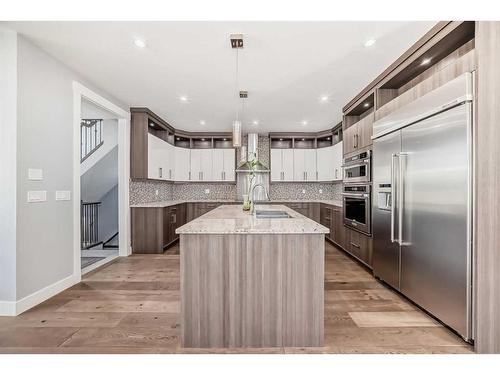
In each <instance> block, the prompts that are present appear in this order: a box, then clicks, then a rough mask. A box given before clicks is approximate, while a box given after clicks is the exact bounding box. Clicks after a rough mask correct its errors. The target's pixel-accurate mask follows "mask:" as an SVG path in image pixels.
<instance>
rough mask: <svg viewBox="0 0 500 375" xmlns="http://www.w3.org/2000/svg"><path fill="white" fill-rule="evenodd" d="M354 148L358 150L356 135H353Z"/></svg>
mask: <svg viewBox="0 0 500 375" xmlns="http://www.w3.org/2000/svg"><path fill="white" fill-rule="evenodd" d="M352 143H353V148H356V134H353V135H352Z"/></svg>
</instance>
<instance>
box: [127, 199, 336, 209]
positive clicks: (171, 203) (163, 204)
mask: <svg viewBox="0 0 500 375" xmlns="http://www.w3.org/2000/svg"><path fill="white" fill-rule="evenodd" d="M201 202H214V203H222V204H224V203H227V204H233V203H242V202H239V201H235V200H223V199H213V200H210V199H204V200H172V201H158V202H147V203H138V204H131V205H130V208H147V207H156V208H163V207H170V206H175V205H177V204H183V203H201ZM273 202H279V203H301V202H304V203H324V204H329V205H332V206H338V207H342V201H341V200H314V199H311V200H308V199H303V200H291V199H273V200H270V201H268V202H260V204H261V205H263V204H273Z"/></svg>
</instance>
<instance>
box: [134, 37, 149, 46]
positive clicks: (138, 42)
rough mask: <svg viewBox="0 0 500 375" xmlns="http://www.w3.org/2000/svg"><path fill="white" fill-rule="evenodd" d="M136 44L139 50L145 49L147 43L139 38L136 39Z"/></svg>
mask: <svg viewBox="0 0 500 375" xmlns="http://www.w3.org/2000/svg"><path fill="white" fill-rule="evenodd" d="M134 44H135V46H136V47H138V48H144V47H146V42H145V41H144V40H142V39H139V38H135V39H134Z"/></svg>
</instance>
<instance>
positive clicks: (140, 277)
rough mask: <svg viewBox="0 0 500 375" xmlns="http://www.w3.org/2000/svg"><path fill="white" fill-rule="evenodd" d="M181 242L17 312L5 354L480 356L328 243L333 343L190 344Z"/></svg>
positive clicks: (6, 328) (121, 262) (1, 320)
mask: <svg viewBox="0 0 500 375" xmlns="http://www.w3.org/2000/svg"><path fill="white" fill-rule="evenodd" d="M179 305H180V301H179V247H178V245H176V246H174V247H173V248H171V249H169V250H168V251H167V252H166V253H165V254H163V255H133V256H130V257H127V258H120V259H118V260H116V261H115V262H112V263H111V264H109V265H107V266H105V267H104V268H101V269H99V270H97V271H95V272H92V273H90V274H87V275H85V276H84V279H83V281H82V282H81V283H80V284H78V285H75V286H74V287H72V288H70V289H68V290H66V291H64V292H62V293H60V294H59V295H57V296H55V297H53V298H51V299H50V300H48V301H46V302H44V303H43V304H41V305H39V306H37V307H35V308H33V309H31V310H30V311H27V312H25V313H23V314H21V315H20V316H17V317H0V352H1V353H472V352H473V351H472V347H471V346H470V345H467V344H466V343H465V342H463V341H462V340H461V339H460V338H459V337H457V336H456V335H455V334H453V333H451V332H450V331H449V330H448V329H446V328H445V327H443V326H441V325H440V324H439V323H438V322H436V321H434V320H433V319H431V318H430V317H428V316H427V315H426V314H425V313H423V312H421V311H420V310H419V309H418V308H417V307H415V306H414V305H413V304H411V303H409V302H408V301H406V300H405V299H404V298H402V297H400V296H399V295H398V294H397V293H395V292H393V291H391V290H389V289H388V288H386V287H385V286H384V285H382V284H381V283H379V282H378V281H377V280H376V279H375V278H374V277H373V276H372V275H371V274H370V273H369V272H368V271H366V269H365V268H363V267H362V266H360V265H359V264H358V263H356V262H355V261H354V260H352V259H351V258H350V257H349V256H347V255H346V254H345V253H344V252H342V251H340V250H338V249H336V248H335V247H333V246H332V245H331V244H329V243H327V244H326V262H325V346H324V347H321V348H267V349H215V350H214V349H183V348H181V347H180V346H179V333H180V327H179Z"/></svg>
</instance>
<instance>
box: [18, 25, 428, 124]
mask: <svg viewBox="0 0 500 375" xmlns="http://www.w3.org/2000/svg"><path fill="white" fill-rule="evenodd" d="M9 24H10V26H11V27H12V28H14V29H15V30H17V31H18V32H19V33H21V34H23V35H25V36H26V37H27V38H29V39H30V40H32V41H33V42H34V43H35V44H37V45H39V46H40V47H41V48H43V49H44V50H46V51H47V52H49V53H50V54H52V55H53V56H55V57H56V58H58V59H59V60H61V61H62V62H64V63H65V64H67V65H68V66H70V67H72V68H73V69H74V70H75V71H77V72H79V73H80V74H82V75H83V76H85V77H87V78H88V79H89V80H90V81H92V82H93V83H95V84H96V85H97V86H98V87H100V88H102V89H103V90H106V91H107V92H109V93H110V94H112V95H114V96H115V97H116V98H117V99H119V100H121V101H123V102H124V103H127V104H128V105H130V106H134V107H139V106H144V107H149V108H150V109H151V110H152V111H154V112H156V113H157V114H158V115H160V116H161V117H163V118H164V119H165V120H166V121H167V122H169V123H170V124H171V125H173V126H174V127H176V128H179V129H183V130H189V131H216V130H217V131H229V130H230V129H231V123H232V121H233V120H234V119H235V117H236V109H237V108H238V107H241V99H239V98H238V97H237V88H236V82H235V64H236V55H235V50H232V49H231V48H230V42H229V34H231V33H243V34H244V39H245V48H244V49H243V50H240V55H239V57H240V68H239V71H240V79H239V81H240V85H239V89H246V90H248V92H249V98H248V99H246V101H245V113H244V124H243V126H244V131H245V132H248V131H252V132H254V131H258V132H269V131H317V130H322V129H325V128H328V127H329V126H332V125H334V124H336V123H338V122H339V121H340V120H341V108H342V107H343V106H344V105H345V104H346V103H347V102H348V101H349V100H350V99H352V98H353V97H354V96H355V95H356V94H357V93H358V92H359V91H360V90H361V89H362V88H363V87H364V86H365V85H366V84H368V83H369V82H370V81H371V80H372V79H373V78H375V77H376V76H377V75H378V74H379V73H380V72H382V71H383V70H384V69H385V68H386V67H387V66H388V65H389V64H390V63H391V62H392V61H394V60H395V59H396V58H397V57H399V56H400V55H401V54H402V53H403V52H404V51H405V50H406V49H407V48H408V47H410V46H411V45H412V44H413V43H414V42H415V41H416V40H417V39H418V38H419V37H421V36H422V35H423V34H424V33H425V32H427V31H428V30H429V29H430V28H431V27H432V26H433V25H434V24H435V22H12V23H9ZM134 38H141V39H143V40H145V41H146V43H147V47H146V48H144V49H139V48H137V47H136V46H135V45H134V44H133V39H134ZM370 38H375V39H376V40H377V42H376V43H375V45H373V46H372V47H368V48H367V47H365V46H364V43H365V41H366V40H368V39H370ZM183 95H185V96H187V98H188V102H187V103H182V102H181V101H180V100H179V98H180V96H183ZM323 95H327V96H328V101H327V102H321V101H320V99H319V98H320V97H321V96H323ZM201 120H204V121H205V125H201V124H200V121H201ZM253 120H258V121H259V125H257V126H256V125H253V124H252V122H253ZM302 121H307V125H303V124H302Z"/></svg>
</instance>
